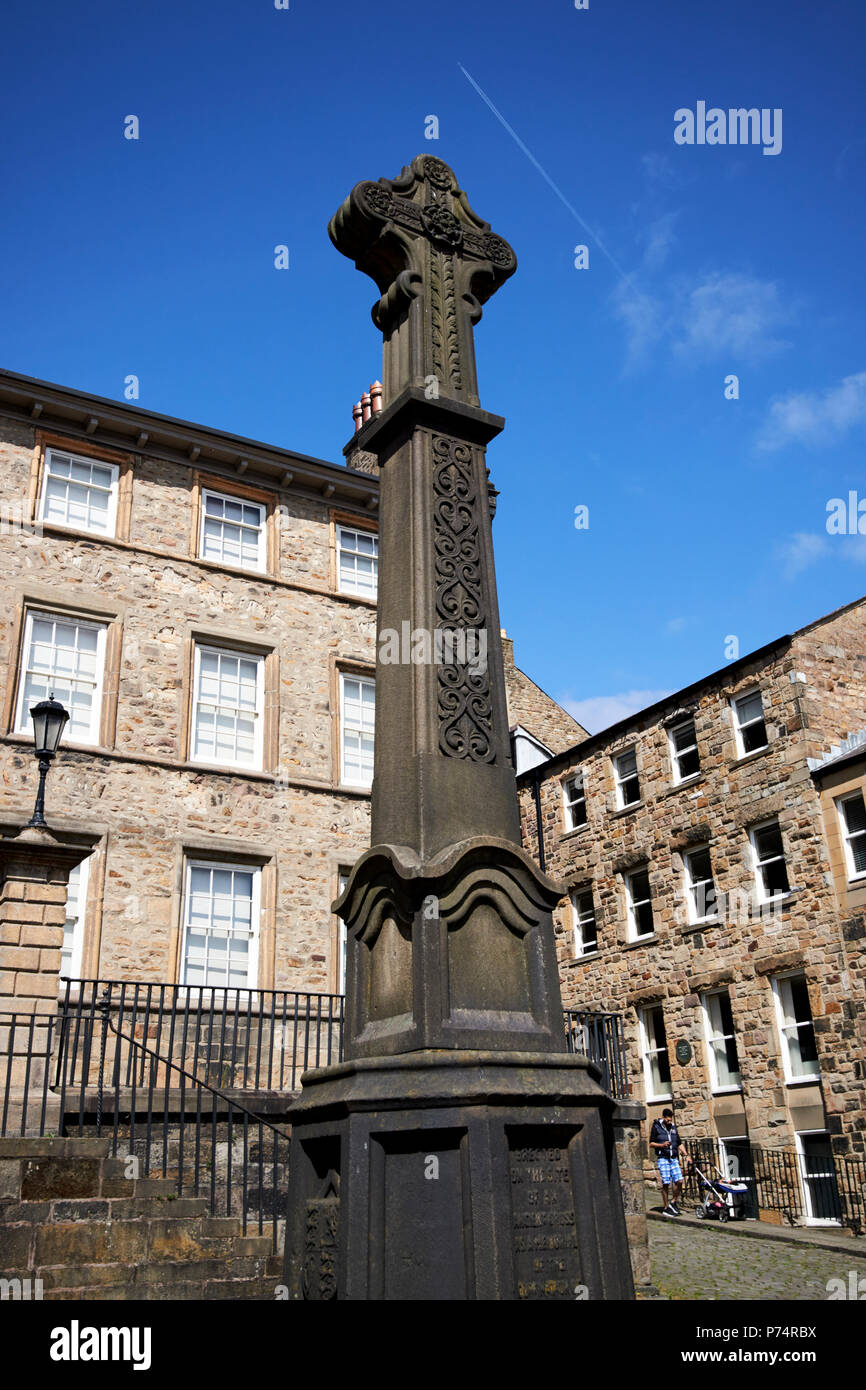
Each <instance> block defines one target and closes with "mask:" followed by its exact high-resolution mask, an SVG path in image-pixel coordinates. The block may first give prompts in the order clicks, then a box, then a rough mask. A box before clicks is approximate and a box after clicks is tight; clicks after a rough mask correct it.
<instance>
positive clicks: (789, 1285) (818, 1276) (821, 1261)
mask: <svg viewBox="0 0 866 1390" xmlns="http://www.w3.org/2000/svg"><path fill="white" fill-rule="evenodd" d="M648 1226H649V1246H650V1259H651V1264H652V1279H653V1283H654V1284H655V1286H656V1288H657V1289H658V1290H659V1293H660V1294H662V1296H663V1297H666V1298H676V1299H680V1298H687V1299H737V1298H761V1299H798V1300H802V1299H820V1300H823V1299H826V1298H827V1281H828V1279H844V1280H845V1281H846V1283H847V1281H848V1272H849V1270H851V1269H854V1270H856V1272H857V1275H858V1276H859V1277H862V1276H864V1275H866V1261H864V1260H862V1259H858V1258H856V1257H853V1258H852V1257H851V1256H850V1255H846V1253H845V1251H843V1250H840V1251H839V1253H838V1254H837V1253H835V1252H834V1251H832V1250H813V1249H809V1248H808V1247H806V1248H803V1247H801V1246H794V1245H787V1244H784V1245H783V1244H782V1243H781V1242H778V1241H770V1240H748V1239H744V1238H743V1237H740V1236H736V1235H734V1234H732V1233H729V1232H727V1231H726V1230H725V1229H724V1228H720V1227H718V1226H716V1225H707V1226H702V1225H700V1224H698V1223H695V1224H694V1225H689V1226H678V1225H677V1224H676V1222H675V1221H673V1220H669V1221H665V1223H664V1224H662V1223H661V1222H660V1221H650V1222H649V1223H648Z"/></svg>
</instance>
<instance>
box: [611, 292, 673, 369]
mask: <svg viewBox="0 0 866 1390" xmlns="http://www.w3.org/2000/svg"><path fill="white" fill-rule="evenodd" d="M613 311H614V314H615V315H616V317H617V318H618V319H619V320H620V321H621V322H622V323H623V324H625V331H626V366H627V367H634V366H637V365H638V364H639V363H640V362H642V361H643V360H644V359H645V358H646V356H647V354H648V352H649V349H650V348H651V347H652V345H653V344H654V343H655V342H657V341H658V339H659V338H660V337H661V335H662V333H663V331H664V320H663V317H662V306H661V304H660V303H659V301H658V300H657V299H653V298H652V297H651V296H650V295H647V294H644V293H643V292H642V291H640V290H636V289H634V288H633V286H632V285H631V284H630V283H628V282H626V281H625V280H620V282H619V284H618V285H617V287H616V289H615V290H614V292H613Z"/></svg>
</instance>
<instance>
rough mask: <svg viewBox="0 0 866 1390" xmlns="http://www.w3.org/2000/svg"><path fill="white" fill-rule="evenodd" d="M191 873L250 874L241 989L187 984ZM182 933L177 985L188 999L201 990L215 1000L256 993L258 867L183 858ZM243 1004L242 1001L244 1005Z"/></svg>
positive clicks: (259, 905) (259, 910) (259, 909)
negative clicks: (247, 936)
mask: <svg viewBox="0 0 866 1390" xmlns="http://www.w3.org/2000/svg"><path fill="white" fill-rule="evenodd" d="M193 869H208V870H227V871H229V872H233V873H241V874H252V897H251V901H250V945H249V951H248V953H247V983H246V984H245V985H219V984H210V983H208V982H207V981H206V982H205V983H204V984H189V983H188V981H187V947H188V938H189V929H190V926H191V923H190V917H189V908H190V904H191V902H192V890H191V885H192V871H193ZM181 911H182V917H181V923H182V927H183V930H182V933H181V948H180V984H181V986H182V987H183V989H185V990H186V991H188V993H189V995H190V996H192V997H195V996H196V995H198V993H199V992H200V991H201V990H212V991H213V992H214V995H215V996H216V997H226V996H228V998H229V1002H231V996H232V994H233V992H234V991H235V990H238V989H240V990H252V991H253V992H254V993H255V991H257V990H258V987H259V985H258V977H259V942H260V938H261V929H262V921H261V917H262V870H261V865H260V864H239V863H234V862H232V863H229V862H227V861H224V860H222V859H205V858H200V857H198V856H187V858H186V862H185V867H184V876H183V903H182V907H181ZM246 1003H247V1001H246V999H245V1000H244V1005H246Z"/></svg>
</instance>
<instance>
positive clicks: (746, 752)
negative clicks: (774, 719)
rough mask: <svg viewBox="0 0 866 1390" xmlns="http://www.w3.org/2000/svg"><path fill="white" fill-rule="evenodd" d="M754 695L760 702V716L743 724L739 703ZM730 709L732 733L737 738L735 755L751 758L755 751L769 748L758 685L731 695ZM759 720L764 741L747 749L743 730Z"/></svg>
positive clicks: (761, 695) (764, 715) (762, 699)
mask: <svg viewBox="0 0 866 1390" xmlns="http://www.w3.org/2000/svg"><path fill="white" fill-rule="evenodd" d="M756 695H757V696H758V699H759V700H760V702H761V713H760V716H759V717H758V718H757V719H749V720H748V721H747V722H746V723H745V724H744V723H742V722H741V720H740V705H741V704H742V703H743V701H745V700H751V699H753V698H754V697H755V696H756ZM731 709H732V711H733V716H734V733H735V736H736V740H737V755H738V756H739V757H740V758H751V757H753V755H754V754H755V753H762V752H763V751H764V749H765V748H769V746H770V733H769V730H768V728H767V712H766V710H765V709H764V697H763V694H762V692H761V689H760V686H757V685H756V686H754V687H753V688H752V689H751V690H741V691H740V693H739V695H733V696H732V697H731ZM759 722H760V723H762V724H763V726H764V742H763V743H761V744H759V745H758V747H757V748H749V749H747V748H746V746H745V744H744V742H743V731H744V729H750V728H751V727H752V725H753V724H757V723H759Z"/></svg>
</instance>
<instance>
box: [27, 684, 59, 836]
mask: <svg viewBox="0 0 866 1390" xmlns="http://www.w3.org/2000/svg"><path fill="white" fill-rule="evenodd" d="M30 718H31V719H32V720H33V743H34V749H33V752H34V755H35V756H36V758H38V760H39V790H38V791H37V793H36V805H35V806H34V808H33V815H32V816H31V817H30V820H29V821H28V822H27V824H28V826H31V825H35V826H44V825H46V824H47V822H46V820H45V777H46V774H47V772H48V769H49V768H50V766H51V763H52V761H53V759H54V757H55V755H56V753H57V745H58V744H59V743H60V735H61V734H62V733H63V729H64V726H65V724H66V722H67V720H68V719H69V711H68V710H66V709H64V708H63V705H61V703H60V701H59V700H55V698H54V692H53V691H52V692H51V694H50V695H49V696H48V699H47V700H40V701H39V704H38V705H34V706H33V708H32V709H31V711H30Z"/></svg>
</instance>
